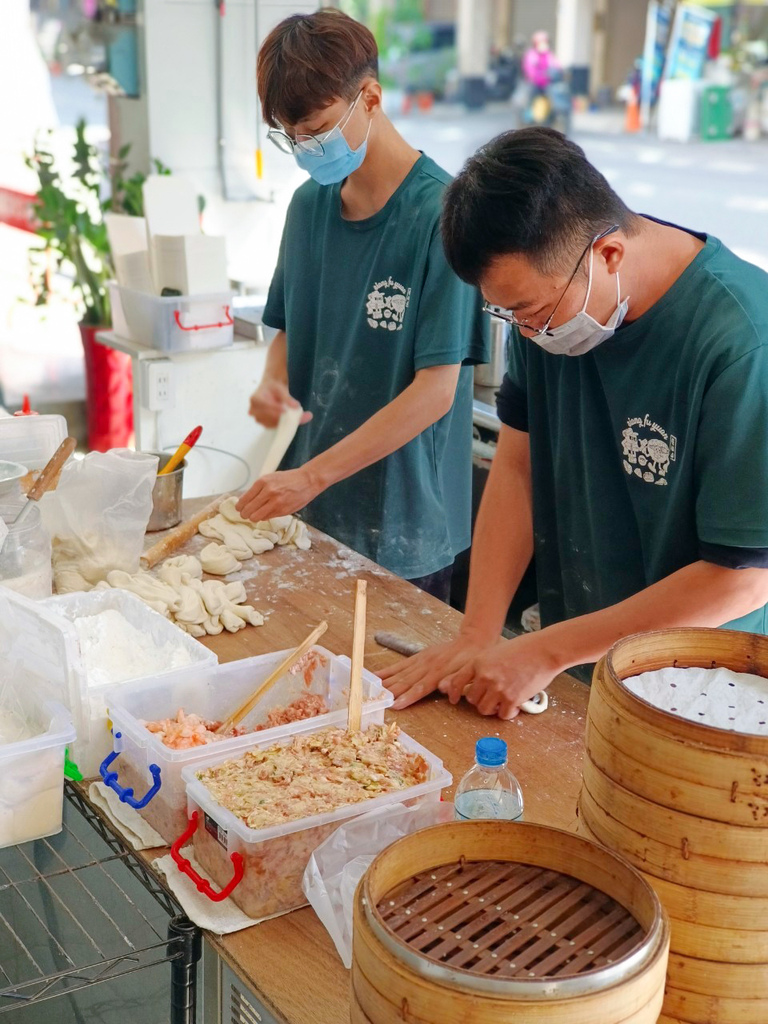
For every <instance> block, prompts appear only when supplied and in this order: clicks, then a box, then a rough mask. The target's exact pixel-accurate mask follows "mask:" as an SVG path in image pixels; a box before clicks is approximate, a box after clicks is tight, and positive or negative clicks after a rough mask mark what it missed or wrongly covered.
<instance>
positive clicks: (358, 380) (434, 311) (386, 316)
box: [264, 156, 487, 579]
mask: <svg viewBox="0 0 768 1024" xmlns="http://www.w3.org/2000/svg"><path fill="white" fill-rule="evenodd" d="M449 181H450V177H449V175H448V174H446V173H445V172H444V171H443V170H441V169H440V168H439V167H438V166H437V164H435V163H434V162H433V161H432V160H430V159H429V158H428V157H426V156H421V157H420V158H419V160H418V161H417V162H416V164H415V165H414V166H413V168H412V169H411V171H410V172H409V174H408V176H407V177H406V178H405V180H404V181H403V183H402V184H401V185H400V187H399V188H398V190H397V191H396V192H395V193H394V195H393V196H392V197H391V199H390V200H389V201H388V202H387V204H386V205H385V206H384V207H383V208H382V209H381V210H379V212H378V213H376V214H374V216H372V217H369V218H367V219H366V220H362V221H348V220H345V219H344V218H343V217H342V214H341V198H340V192H341V185H331V186H321V185H318V184H316V183H315V182H314V181H308V182H306V183H305V184H304V185H302V186H301V188H299V189H298V190H297V192H296V194H295V196H294V197H293V200H292V202H291V205H290V208H289V210H288V215H287V219H286V223H285V229H284V232H283V239H282V243H281V247H280V256H279V260H278V264H277V269H276V271H275V275H274V277H273V279H272V285H271V287H270V290H269V297H268V300H267V305H266V309H265V311H264V322H265V323H266V324H267V325H268V326H270V327H276V328H278V329H280V330H284V331H286V334H287V338H288V383H289V387H290V390H291V394H292V395H293V396H294V397H295V398H296V399H297V400H298V401H299V402H301V404H302V405H303V407H304V408H305V409H309V410H311V412H312V413H313V419H312V420H311V422H310V423H308V424H307V425H306V426H303V427H300V428H299V432H298V434H297V435H296V440H295V441H294V443H293V445H292V446H291V448H290V450H289V451H288V454H287V456H286V458H285V460H284V462H283V465H282V468H284V469H287V468H293V467H297V466H301V465H303V464H304V463H305V462H307V461H308V460H309V459H311V458H313V457H314V456H316V455H318V454H319V453H320V452H323V451H325V450H326V449H328V448H330V447H331V445H334V444H336V443H337V442H338V441H340V440H341V439H342V438H343V437H345V436H346V435H348V434H350V433H351V432H352V431H354V430H356V429H357V428H358V427H359V426H361V424H363V423H364V422H365V421H366V420H368V419H370V417H371V416H373V415H374V413H376V412H378V411H379V410H380V409H382V408H383V407H384V406H385V405H388V404H389V403H390V402H391V401H393V399H395V398H396V397H397V396H398V395H399V394H400V393H401V392H402V391H403V390H405V388H406V387H408V385H409V384H411V383H412V381H413V379H414V376H415V374H416V372H417V371H418V370H422V369H425V368H427V367H431V366H442V365H451V364H452V365H456V364H464V365H463V366H462V369H461V371H460V378H459V384H458V388H457V392H456V398H455V401H454V404H453V408H452V409H451V410H450V412H449V413H448V414H447V415H446V416H444V417H443V418H442V419H441V420H439V421H438V422H437V423H435V424H433V425H432V426H431V427H429V428H428V429H427V430H425V431H424V432H423V433H421V434H419V435H418V436H417V437H416V438H414V439H413V440H412V441H411V442H410V443H409V444H407V445H405V446H404V447H403V448H401V449H400V450H399V451H396V452H394V453H393V454H392V455H390V456H388V457H387V458H385V459H382V460H381V461H380V462H377V463H376V464H375V465H373V466H369V467H368V468H367V469H364V470H362V471H361V472H359V473H356V474H355V475H354V476H352V477H350V478H349V479H347V480H343V481H341V482H340V483H338V484H336V485H334V486H333V487H331V488H329V489H328V490H327V491H326V492H324V493H323V494H321V495H319V497H317V498H316V499H315V500H314V501H313V502H312V503H311V504H310V505H309V506H308V507H307V509H306V512H305V516H306V519H307V520H308V522H310V523H311V524H312V525H314V526H316V527H317V528H318V529H320V530H323V531H325V532H326V533H329V534H330V535H331V536H333V537H336V538H337V539H339V540H341V541H343V542H344V543H345V544H348V545H349V546H350V547H351V548H353V549H354V550H356V551H359V552H361V553H362V554H364V555H366V556H367V557H368V558H371V559H373V560H374V561H375V562H378V563H379V564H381V565H383V566H385V567H386V568H387V569H390V570H391V571H392V572H395V573H397V574H398V575H400V576H404V577H406V578H411V579H413V578H415V577H419V576H426V575H429V574H430V573H433V572H437V571H438V570H440V569H442V568H444V567H446V566H447V565H450V564H451V563H452V562H453V560H454V558H455V556H456V555H457V554H458V553H459V552H460V551H463V550H464V549H465V548H467V547H468V546H469V543H470V524H471V472H472V467H471V461H472V368H471V365H472V364H474V363H478V362H484V361H485V360H486V359H487V333H486V329H485V325H484V323H483V315H482V311H481V301H480V297H479V294H478V292H477V291H476V290H475V289H473V288H470V287H468V286H467V285H465V284H463V283H462V282H461V281H460V280H459V279H458V278H457V277H456V276H455V274H453V272H452V271H451V269H450V268H449V267H448V264H447V263H446V260H445V255H444V253H443V246H442V241H441V238H440V206H441V201H442V195H443V192H444V190H445V186H446V184H447V183H448V182H449Z"/></svg>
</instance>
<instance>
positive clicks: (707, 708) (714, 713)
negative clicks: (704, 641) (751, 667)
mask: <svg viewBox="0 0 768 1024" xmlns="http://www.w3.org/2000/svg"><path fill="white" fill-rule="evenodd" d="M624 686H626V688H627V689H628V690H629V691H630V692H631V693H634V694H635V696H637V697H640V698H642V699H643V700H645V701H647V702H648V703H649V704H653V705H654V707H657V708H660V709H661V710H662V711H668V712H669V713H670V714H673V715H677V716H678V717H680V718H686V719H688V720H689V721H691V722H698V723H699V724H700V725H710V726H714V727H715V728H717V729H725V730H729V731H731V732H743V733H752V734H753V735H758V736H768V679H764V678H763V677H762V676H755V675H750V674H749V673H746V672H733V671H731V669H727V668H662V669H658V670H657V671H655V672H643V673H642V674H641V675H637V676H632V677H630V678H629V679H625V680H624Z"/></svg>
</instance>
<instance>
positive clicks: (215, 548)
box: [200, 541, 243, 576]
mask: <svg viewBox="0 0 768 1024" xmlns="http://www.w3.org/2000/svg"><path fill="white" fill-rule="evenodd" d="M200 562H201V564H202V566H203V572H205V573H208V575H209V576H226V575H228V574H229V573H231V572H237V570H238V569H242V567H243V563H242V562H238V560H237V559H236V558H235V556H234V555H233V554H232V552H231V551H230V550H229V548H228V547H225V546H224V545H223V544H216V542H215V541H212V542H211V543H210V544H207V545H206V546H205V547H204V548H203V550H202V551H201V552H200Z"/></svg>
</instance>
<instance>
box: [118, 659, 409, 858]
mask: <svg viewBox="0 0 768 1024" xmlns="http://www.w3.org/2000/svg"><path fill="white" fill-rule="evenodd" d="M313 651H315V652H317V653H318V654H320V655H322V658H321V660H320V662H319V664H317V667H315V668H314V670H313V671H312V673H311V676H308V677H307V679H305V678H304V676H303V675H301V674H297V675H293V674H291V673H288V674H286V675H285V676H284V677H283V678H282V679H281V680H279V681H278V682H277V683H275V685H274V686H273V687H272V689H271V690H270V691H269V692H268V693H267V694H265V696H264V698H263V699H262V700H261V701H259V703H258V704H257V706H256V707H255V708H254V709H253V711H252V712H251V713H250V714H249V715H247V716H246V718H245V719H244V720H243V722H242V723H241V725H244V726H246V727H247V726H251V727H254V726H257V725H261V724H262V723H264V722H266V719H267V715H268V714H269V712H270V711H272V710H273V709H274V708H278V707H285V706H286V705H288V704H291V703H292V702H293V701H294V700H296V699H297V698H298V697H301V696H303V695H304V694H307V693H314V694H320V695H322V696H323V697H324V698H325V701H326V704H327V705H328V707H329V709H330V710H329V712H328V713H327V714H325V715H319V716H317V717H316V718H310V719H304V720H303V721H298V722H291V723H290V724H288V725H281V726H277V727H276V728H272V729H264V730H263V731H262V732H258V733H253V732H251V733H246V734H245V735H244V736H236V737H233V738H232V739H227V740H220V741H217V742H216V743H213V744H208V745H206V746H198V747H191V748H190V749H188V750H173V749H172V748H170V747H167V746H166V745H165V744H164V743H163V742H162V741H161V740H160V739H159V737H158V736H156V735H155V734H153V733H151V732H149V730H147V729H146V728H145V727H144V725H142V724H141V722H142V720H143V721H157V720H158V719H163V718H171V717H173V716H174V715H175V714H176V713H177V712H178V710H179V708H183V709H184V711H185V712H187V713H188V714H189V713H193V714H196V715H200V716H201V717H202V718H205V719H206V720H208V721H223V720H224V719H225V718H226V717H227V716H228V715H229V714H231V713H232V712H233V711H234V710H235V709H236V708H238V707H239V706H240V705H241V704H242V703H243V702H244V701H245V700H246V698H247V697H248V696H249V695H250V694H251V693H253V691H254V690H255V689H256V687H257V686H258V684H259V682H260V681H261V680H264V679H266V678H267V676H268V675H269V674H270V673H271V672H273V671H274V669H276V668H277V666H278V665H279V664H280V662H281V661H283V660H284V659H285V658H286V657H287V655H288V654H289V653H290V652H289V651H276V652H274V653H273V654H263V655H259V656H258V657H255V658H244V659H242V660H241V661H232V662H229V663H228V664H226V665H218V666H216V667H215V668H213V669H211V668H209V667H206V668H205V669H203V670H201V669H199V668H197V669H196V670H195V671H187V673H186V674H185V675H184V677H183V678H182V677H179V676H175V677H174V678H173V679H166V680H160V681H156V680H154V679H142V680H139V681H136V682H133V683H122V684H120V685H119V687H117V688H116V689H115V690H114V691H111V692H109V693H108V694H107V703H108V705H109V715H110V718H111V720H112V726H113V732H114V733H115V735H116V736H117V734H119V738H117V739H116V740H115V750H116V751H118V756H117V757H116V758H115V759H114V760H113V761H111V762H110V764H109V765H106V766H105V768H104V770H103V771H102V778H103V779H104V780H105V782H107V784H108V785H109V786H110V787H111V788H112V789H114V790H115V792H116V793H118V795H120V797H121V799H123V800H124V802H126V803H128V804H130V806H132V807H136V808H137V810H138V811H139V813H140V814H141V816H142V817H143V818H144V819H145V820H146V821H147V822H148V823H149V824H150V825H151V826H152V827H153V828H155V829H156V830H157V831H158V832H159V833H160V835H161V836H163V838H164V839H165V840H166V841H167V842H168V843H172V842H173V840H174V839H176V838H177V837H178V836H179V835H180V834H181V833H182V832H183V831H184V828H185V827H186V824H187V796H186V789H185V785H184V782H183V780H182V777H181V774H182V769H183V768H186V767H187V766H190V765H192V766H194V767H199V766H201V765H203V764H207V763H208V762H209V761H210V760H211V759H212V758H213V759H216V760H218V759H220V758H221V756H222V755H223V756H225V757H237V756H239V755H240V754H241V753H243V752H244V751H245V750H248V749H251V748H253V746H254V745H255V743H256V741H257V740H258V742H259V744H261V742H262V741H265V742H266V743H268V744H269V743H275V742H278V741H279V740H282V739H283V738H285V737H286V736H295V735H297V734H298V733H302V732H308V731H313V730H315V729H320V728H330V727H332V726H344V725H346V721H347V706H348V703H349V674H350V664H349V658H345V657H340V656H338V655H335V654H331V652H330V651H327V650H325V648H323V647H314V648H313ZM393 701H394V697H393V696H392V694H391V693H390V692H389V690H386V689H385V688H384V686H383V685H382V683H381V680H380V679H379V678H378V677H377V676H374V675H372V674H371V673H370V672H366V671H364V672H363V713H362V721H363V726H364V727H365V726H367V725H374V724H376V725H379V724H381V723H382V722H383V721H384V711H385V709H386V708H388V707H389V706H390V704H392V702H393ZM151 765H153V766H156V768H157V770H156V771H153V770H151V769H150V766H151ZM126 789H128V790H132V792H131V793H130V794H129V795H128V796H127V798H126V797H125V791H126Z"/></svg>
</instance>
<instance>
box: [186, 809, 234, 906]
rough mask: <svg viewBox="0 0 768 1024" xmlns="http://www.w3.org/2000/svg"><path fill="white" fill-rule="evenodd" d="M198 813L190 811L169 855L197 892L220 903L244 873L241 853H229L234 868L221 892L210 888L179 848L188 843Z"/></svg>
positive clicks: (209, 884) (193, 832)
mask: <svg viewBox="0 0 768 1024" xmlns="http://www.w3.org/2000/svg"><path fill="white" fill-rule="evenodd" d="M199 818H200V815H199V813H198V812H197V811H193V812H192V817H191V818H190V819H189V826H188V827H187V829H186V831H185V832H183V833H182V835H180V836H179V838H178V839H177V840H176V842H175V843H174V844H173V846H172V847H171V857H173V860H174V861H175V863H176V867H177V868H178V869H179V871H181V873H182V874H183V875H186V876H187V877H188V878H191V879H192V881H193V882H194V883H195V888H196V889H197V891H198V892H201V893H202V894H203V896H207V897H208V899H209V900H211V901H212V902H213V903H221V901H222V900H225V899H226V898H227V896H229V895H230V894H231V893H232V892H233V891H234V889H235V887H236V886H237V885H239V884H240V882H241V881H242V878H243V874H244V873H245V865H244V863H243V855H242V854H241V853H232V854H230V857H229V859H230V860H231V861H232V865H233V867H234V869H235V873H234V874H233V875H232V878H230V880H229V882H228V883H227V884H226V885H225V886H224V888H223V889H222V890H221V892H216V891H215V889H212V888H211V883H210V882H208V881H206V879H205V878H202V877H201V876H200V875H198V873H197V872H196V871H195V869H194V868H193V867H192V865H191V864H190V862H189V861H188V860H187V858H186V857H184V856H182V853H181V848H182V846H184V844H185V843H188V842H189V840H190V839H191V838H192V836H193V835H194V834H195V832H196V831H197V823H198V820H199Z"/></svg>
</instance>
